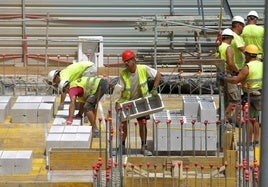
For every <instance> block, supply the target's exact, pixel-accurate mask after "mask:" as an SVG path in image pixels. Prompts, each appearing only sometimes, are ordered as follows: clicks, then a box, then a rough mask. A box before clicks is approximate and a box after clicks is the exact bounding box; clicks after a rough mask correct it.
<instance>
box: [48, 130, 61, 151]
mask: <svg viewBox="0 0 268 187" xmlns="http://www.w3.org/2000/svg"><path fill="white" fill-rule="evenodd" d="M61 136H62V134H48V136H47V138H46V152H47V155H48V152H49V150H50V148H52V147H60V146H61V143H60V140H61Z"/></svg>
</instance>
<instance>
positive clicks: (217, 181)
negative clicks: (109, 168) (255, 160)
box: [125, 177, 237, 187]
mask: <svg viewBox="0 0 268 187" xmlns="http://www.w3.org/2000/svg"><path fill="white" fill-rule="evenodd" d="M125 182H126V186H139V187H147V186H148V184H149V186H154V185H155V184H156V186H178V185H179V184H180V186H203V187H209V186H217V187H225V186H237V184H236V179H235V178H213V179H212V184H210V178H203V179H202V178H197V179H195V178H188V179H186V178H184V179H182V180H180V181H178V180H177V179H176V178H170V177H165V178H163V177H157V178H154V177H150V178H149V180H148V178H147V177H143V178H140V177H126V181H125Z"/></svg>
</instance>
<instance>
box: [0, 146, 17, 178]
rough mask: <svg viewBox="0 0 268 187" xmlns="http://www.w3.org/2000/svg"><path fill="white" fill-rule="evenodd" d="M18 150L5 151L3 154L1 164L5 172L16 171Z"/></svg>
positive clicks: (12, 172) (11, 172)
mask: <svg viewBox="0 0 268 187" xmlns="http://www.w3.org/2000/svg"><path fill="white" fill-rule="evenodd" d="M16 156H17V151H3V153H2V156H1V159H0V161H1V166H2V169H3V174H14V173H15V161H16Z"/></svg>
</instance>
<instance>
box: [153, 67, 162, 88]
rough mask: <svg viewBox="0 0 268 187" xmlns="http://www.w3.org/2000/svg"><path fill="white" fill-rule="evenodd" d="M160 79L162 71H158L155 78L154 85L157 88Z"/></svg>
mask: <svg viewBox="0 0 268 187" xmlns="http://www.w3.org/2000/svg"><path fill="white" fill-rule="evenodd" d="M160 80H161V73H160V72H159V71H157V73H156V76H155V78H154V87H155V88H157V87H158V86H159V84H160Z"/></svg>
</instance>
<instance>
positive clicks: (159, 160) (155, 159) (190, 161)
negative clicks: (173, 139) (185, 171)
mask: <svg viewBox="0 0 268 187" xmlns="http://www.w3.org/2000/svg"><path fill="white" fill-rule="evenodd" d="M178 160H181V161H182V162H183V166H181V167H184V166H186V165H188V166H189V168H190V169H189V170H192V171H194V170H195V164H197V165H198V166H197V171H199V172H200V165H203V166H204V169H203V171H204V172H210V167H209V165H210V164H212V165H213V169H216V167H217V166H222V165H223V158H222V157H191V156H187V157H177V156H170V157H169V158H168V157H166V156H162V157H161V156H151V157H128V160H127V162H129V163H133V164H134V163H135V164H139V163H143V165H144V167H145V165H146V163H147V162H149V163H150V165H151V167H150V172H153V171H154V168H153V165H154V164H157V165H158V167H157V172H162V164H163V163H165V164H166V165H167V168H170V166H169V165H170V163H171V162H172V161H178Z"/></svg>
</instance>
